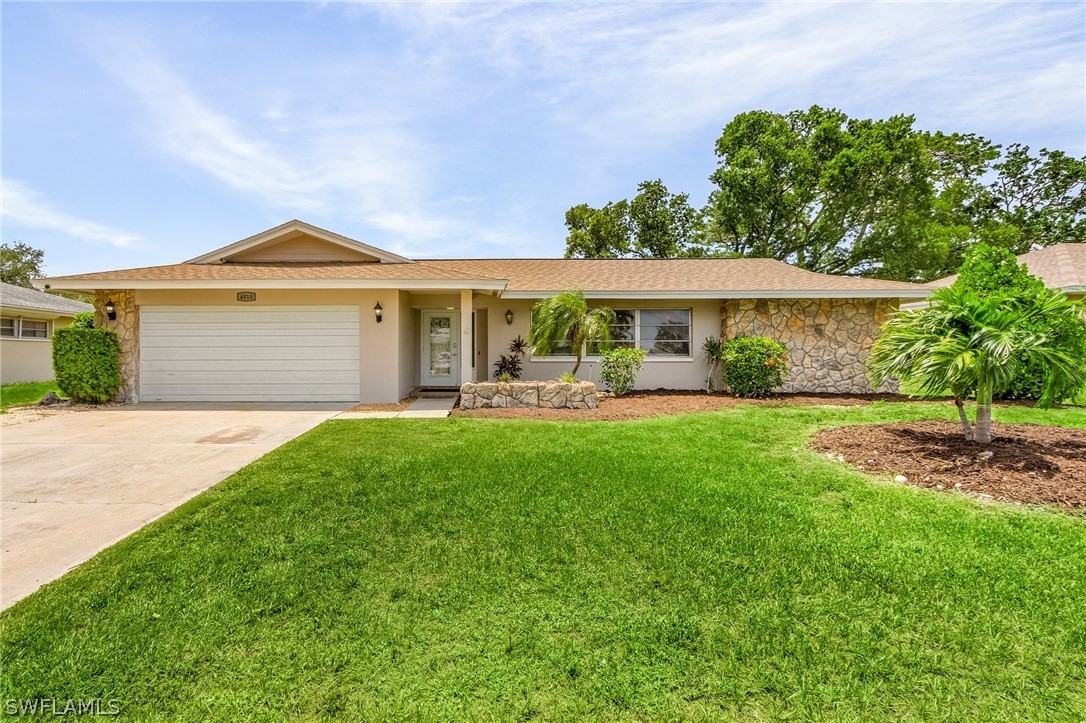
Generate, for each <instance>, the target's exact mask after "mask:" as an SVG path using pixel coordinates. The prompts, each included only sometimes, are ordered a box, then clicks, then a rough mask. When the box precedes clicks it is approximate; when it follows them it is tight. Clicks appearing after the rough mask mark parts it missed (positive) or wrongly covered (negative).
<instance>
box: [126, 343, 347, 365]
mask: <svg viewBox="0 0 1086 723" xmlns="http://www.w3.org/2000/svg"><path fill="white" fill-rule="evenodd" d="M319 353H320V358H321V359H330V360H342V359H351V360H354V361H358V358H359V349H358V347H346V346H340V347H325V348H322V349H320V352H319ZM140 354H141V360H142V361H168V360H170V359H212V360H234V361H237V359H238V351H237V349H236V348H223V347H214V346H208V347H196V346H194V347H176V346H158V347H155V346H152V347H142V350H141V352H140ZM315 354H316V352H309V353H308V356H314V355H315ZM304 358H306V354H302V353H299V350H298V349H296V348H292V347H287V348H284V347H279V346H264V347H245V358H244V361H246V362H251V361H261V360H265V359H304Z"/></svg>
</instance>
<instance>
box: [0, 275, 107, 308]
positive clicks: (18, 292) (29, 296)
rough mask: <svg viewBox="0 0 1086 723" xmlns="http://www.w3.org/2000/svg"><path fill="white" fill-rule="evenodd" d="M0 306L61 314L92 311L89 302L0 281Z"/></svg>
mask: <svg viewBox="0 0 1086 723" xmlns="http://www.w3.org/2000/svg"><path fill="white" fill-rule="evenodd" d="M0 307H3V308H5V309H20V310H26V311H48V312H55V313H56V314H59V315H61V316H72V315H74V314H78V313H80V312H83V311H94V307H93V306H91V305H90V304H84V303H83V302H82V301H76V300H75V299H65V298H64V297H63V296H56V295H54V294H46V293H44V292H42V291H37V290H35V289H27V288H25V287H23V286H15V285H14V284H5V283H3V282H0Z"/></svg>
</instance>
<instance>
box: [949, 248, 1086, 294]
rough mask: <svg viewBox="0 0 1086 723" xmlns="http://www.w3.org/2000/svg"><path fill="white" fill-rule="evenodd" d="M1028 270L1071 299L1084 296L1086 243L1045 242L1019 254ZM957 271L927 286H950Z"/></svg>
mask: <svg viewBox="0 0 1086 723" xmlns="http://www.w3.org/2000/svg"><path fill="white" fill-rule="evenodd" d="M1018 263H1020V264H1025V265H1026V268H1027V269H1028V270H1029V272H1030V273H1031V274H1033V275H1034V276H1036V277H1037V278H1039V279H1040V280H1041V281H1043V282H1044V283H1045V286H1047V287H1048V288H1050V289H1059V290H1060V291H1062V292H1063V293H1065V294H1067V295H1068V296H1069V297H1070V298H1072V299H1086V243H1063V244H1053V245H1052V246H1046V247H1044V248H1043V249H1037V250H1036V251H1030V252H1029V253H1028V254H1022V255H1020V256H1019V257H1018ZM957 278H958V275H957V274H954V275H953V276H947V277H944V278H942V279H936V280H935V281H932V282H931V283H930V284H928V286H930V287H933V288H936V289H939V288H942V287H944V286H950V285H951V284H953V283H954V282H955V281H956V280H957Z"/></svg>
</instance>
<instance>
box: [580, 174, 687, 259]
mask: <svg viewBox="0 0 1086 723" xmlns="http://www.w3.org/2000/svg"><path fill="white" fill-rule="evenodd" d="M566 228H567V229H569V235H568V236H567V237H566V258H628V257H634V258H646V259H664V258H675V257H683V256H704V255H705V254H706V248H705V246H704V244H703V243H702V239H701V220H700V217H699V214H698V211H697V210H696V209H694V207H692V206H691V205H690V197H689V196H688V195H687V194H685V193H674V194H673V193H671V192H670V191H668V190H667V186H665V185H664V183H663V181H661V180H659V179H657V180H655V181H643V182H642V183H640V184H639V185H638V186H637V195H636V196H634V197H633V199H631V200H625V199H623V200H621V201H614V202H611V203H608V204H606V205H604V206H603V207H601V208H593V207H592V206H589V205H588V204H586V203H582V204H580V205H577V206H574V207H573V208H571V209H569V210H568V211H567V212H566Z"/></svg>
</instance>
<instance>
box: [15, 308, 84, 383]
mask: <svg viewBox="0 0 1086 723" xmlns="http://www.w3.org/2000/svg"><path fill="white" fill-rule="evenodd" d="M4 316H5V317H7V316H22V317H23V318H24V319H34V320H35V321H51V322H52V327H51V329H50V338H49V339H10V338H6V339H0V384H16V383H18V382H48V381H50V380H52V379H53V378H54V376H55V375H54V374H53V340H52V332H53V331H56V330H57V329H63V328H64V327H66V326H70V325H71V323H72V317H70V316H62V317H60V318H58V319H49V318H47V317H45V316H34V315H31V314H27V313H23V312H12V313H10V314H9V313H4Z"/></svg>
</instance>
